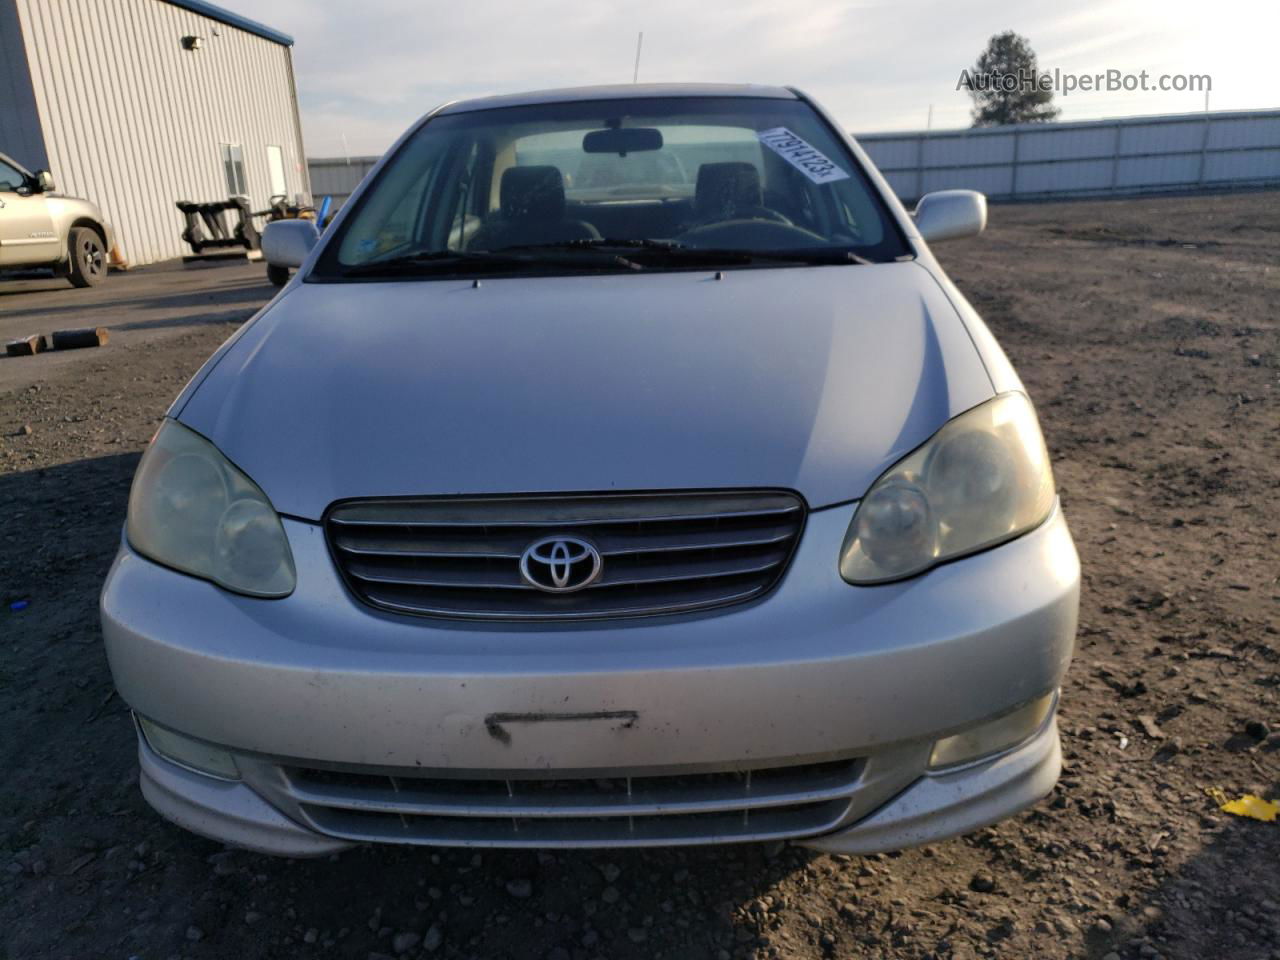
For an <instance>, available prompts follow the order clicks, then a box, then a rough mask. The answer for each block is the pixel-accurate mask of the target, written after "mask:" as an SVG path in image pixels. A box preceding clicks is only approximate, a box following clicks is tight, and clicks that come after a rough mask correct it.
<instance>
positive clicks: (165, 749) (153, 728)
mask: <svg viewBox="0 0 1280 960" xmlns="http://www.w3.org/2000/svg"><path fill="white" fill-rule="evenodd" d="M138 726H139V727H140V728H141V729H142V735H143V736H144V737H146V739H147V745H148V746H150V747H151V749H152V750H154V751H155V752H156V753H158V754H160V756H162V757H164V758H165V759H166V760H170V761H172V762H173V763H176V764H177V765H178V766H180V767H187V768H189V769H191V770H194V771H196V772H197V773H203V774H207V775H208V776H211V777H220V778H221V779H223V780H239V779H240V771H239V770H238V769H237V768H236V761H235V758H234V757H233V756H231V754H229V753H228V752H227V751H226V750H220V749H219V748H217V747H215V746H212V745H211V744H208V743H201V742H200V741H199V740H193V739H191V738H190V737H184V736H183V735H182V734H180V733H174V732H173V731H172V730H166V729H165V728H164V727H160V726H157V725H156V724H154V723H152V722H151V721H150V720H148V719H147V718H146V717H138Z"/></svg>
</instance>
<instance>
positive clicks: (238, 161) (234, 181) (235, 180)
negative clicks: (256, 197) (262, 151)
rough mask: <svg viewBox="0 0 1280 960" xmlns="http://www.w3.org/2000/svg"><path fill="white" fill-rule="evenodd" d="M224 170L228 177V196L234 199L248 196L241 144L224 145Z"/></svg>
mask: <svg viewBox="0 0 1280 960" xmlns="http://www.w3.org/2000/svg"><path fill="white" fill-rule="evenodd" d="M222 169H223V172H224V173H225V174H226V176H227V194H228V195H229V196H232V197H244V196H248V194H249V186H248V184H247V183H246V182H245V178H244V148H243V147H242V146H240V144H238V143H224V144H223V145H222Z"/></svg>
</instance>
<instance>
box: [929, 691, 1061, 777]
mask: <svg viewBox="0 0 1280 960" xmlns="http://www.w3.org/2000/svg"><path fill="white" fill-rule="evenodd" d="M1055 696H1056V694H1053V693H1050V694H1047V695H1046V696H1043V697H1041V698H1040V699H1039V700H1032V701H1031V702H1030V703H1027V704H1024V705H1023V706H1021V707H1018V709H1016V710H1014V711H1013V712H1012V713H1006V714H1005V715H1004V716H1003V717H998V718H996V719H995V720H989V721H987V722H986V723H984V724H982V725H981V726H979V727H974V728H973V729H972V730H966V731H964V733H957V734H956V735H955V736H953V737H945V738H943V739H942V740H939V741H938V742H937V743H935V744H934V745H933V754H932V756H930V757H929V768H930V769H931V770H932V769H937V768H939V767H954V766H957V765H958V764H961V763H969V762H970V761H972V760H978V759H980V758H981V757H987V756H990V755H991V754H993V753H999V752H1000V751H1001V750H1007V749H1008V748H1009V747H1012V746H1015V745H1016V744H1019V743H1021V742H1022V741H1023V740H1026V739H1027V738H1028V737H1030V736H1031V735H1032V734H1034V733H1035V732H1036V731H1037V730H1039V729H1040V727H1041V725H1043V724H1044V721H1045V718H1046V717H1047V716H1049V712H1050V711H1051V710H1052V709H1053V701H1054V697H1055Z"/></svg>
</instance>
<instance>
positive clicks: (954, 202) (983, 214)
mask: <svg viewBox="0 0 1280 960" xmlns="http://www.w3.org/2000/svg"><path fill="white" fill-rule="evenodd" d="M913 216H914V217H915V220H916V229H917V230H919V231H920V236H922V237H924V239H925V242H926V243H934V242H935V241H938V240H951V239H954V238H956V237H972V236H976V235H977V234H979V233H981V232H982V231H983V229H984V228H985V227H986V225H987V198H986V196H985V195H984V194H981V193H978V191H976V190H937V191H935V192H933V193H926V194H925V195H924V196H923V197H921V198H920V202H919V203H917V204H916V212H915V213H914V214H913Z"/></svg>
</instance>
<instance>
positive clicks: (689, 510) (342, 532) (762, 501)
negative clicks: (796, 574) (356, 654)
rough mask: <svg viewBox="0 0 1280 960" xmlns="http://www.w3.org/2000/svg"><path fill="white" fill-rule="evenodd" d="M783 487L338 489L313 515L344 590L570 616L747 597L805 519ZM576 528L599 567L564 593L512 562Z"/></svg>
mask: <svg viewBox="0 0 1280 960" xmlns="http://www.w3.org/2000/svg"><path fill="white" fill-rule="evenodd" d="M804 517H805V510H804V503H803V501H802V500H801V499H800V498H799V497H798V496H797V495H795V494H793V493H786V492H780V491H764V492H760V491H754V492H741V493H739V492H730V493H687V494H657V495H653V494H616V495H613V494H607V495H599V496H531V497H519V498H497V497H492V498H439V499H426V498H422V499H394V500H392V499H388V500H363V501H349V502H346V503H342V504H338V505H336V506H335V507H333V508H332V509H331V510H330V511H329V513H328V516H327V518H326V522H325V529H326V532H327V535H328V537H329V544H330V548H331V550H332V553H333V555H334V558H335V560H336V561H337V564H338V567H339V568H340V569H341V571H342V574H343V577H344V578H345V580H346V582H347V584H348V586H349V587H350V588H351V590H352V591H353V592H354V593H355V594H356V595H357V596H358V597H359V598H360V599H361V600H363V601H364V602H366V603H368V604H371V605H372V606H375V607H378V608H380V609H383V610H390V611H395V612H398V613H410V614H418V615H424V616H439V617H467V618H482V619H511V620H572V619H587V618H593V617H637V616H652V615H656V614H670V613H683V612H688V611H695V610H703V609H707V608H711V607H718V606H724V605H726V604H731V603H740V602H743V601H747V600H751V599H754V598H756V597H759V596H761V595H763V594H764V593H766V592H768V591H769V590H770V589H771V588H772V587H773V586H774V585H775V584H776V583H777V582H778V579H779V578H780V577H781V576H782V573H783V571H784V570H785V569H786V565H787V562H788V561H789V560H790V558H791V554H792V552H793V550H794V548H795V545H796V542H797V540H798V539H799V536H800V531H801V528H802V526H803V524H804ZM560 536H569V537H574V538H578V539H580V540H584V541H586V542H587V543H589V544H590V545H592V546H593V547H594V548H595V549H596V550H597V551H598V552H599V555H600V557H601V561H602V569H601V573H600V574H599V577H598V579H596V580H595V581H594V582H593V583H591V585H590V586H587V587H586V588H585V589H582V590H580V591H577V592H574V593H547V592H544V591H542V590H540V589H538V588H537V587H535V586H533V585H532V584H530V583H529V582H527V581H526V580H525V578H524V577H522V576H521V572H520V558H521V556H522V554H523V553H524V551H525V550H526V548H528V547H530V546H531V545H533V544H535V543H537V542H538V541H540V540H544V539H546V538H549V537H560Z"/></svg>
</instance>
